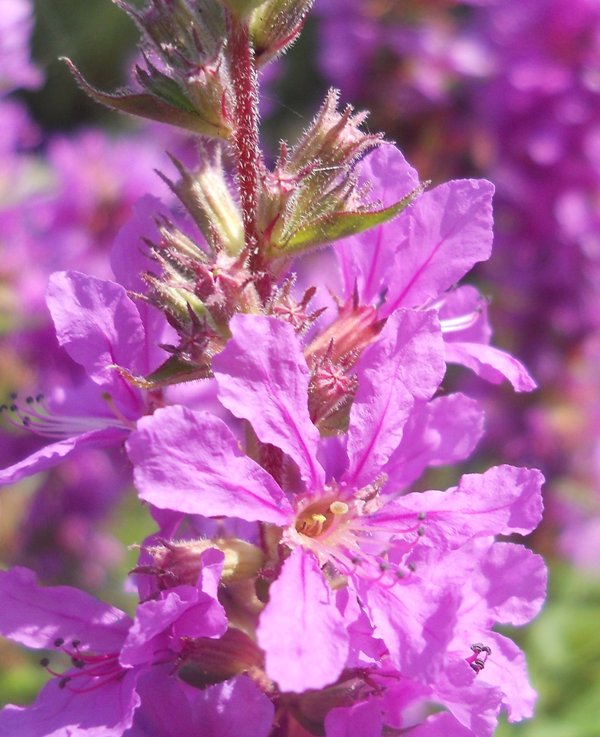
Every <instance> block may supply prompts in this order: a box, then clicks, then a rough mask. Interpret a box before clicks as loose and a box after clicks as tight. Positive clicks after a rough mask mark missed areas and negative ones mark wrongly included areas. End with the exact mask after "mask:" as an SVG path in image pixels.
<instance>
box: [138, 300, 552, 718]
mask: <svg viewBox="0 0 600 737" xmlns="http://www.w3.org/2000/svg"><path fill="white" fill-rule="evenodd" d="M230 328H231V331H232V336H233V337H232V339H231V340H230V341H229V343H228V344H227V346H226V348H225V349H224V351H223V352H222V353H221V354H219V355H218V356H217V357H215V358H214V359H213V367H214V371H215V376H216V381H217V384H218V387H219V389H218V391H219V398H220V400H221V402H222V403H223V404H224V406H225V407H227V408H228V409H229V410H230V411H231V412H232V413H233V414H234V415H235V416H237V417H239V418H241V419H244V420H247V421H248V422H249V423H250V425H251V427H252V432H251V433H250V436H249V437H250V440H249V443H250V445H251V446H252V445H253V442H254V447H255V457H257V458H258V459H259V460H260V461H261V462H262V464H263V466H264V467H261V465H259V464H258V463H256V462H255V461H254V460H252V459H251V458H250V457H248V456H246V455H245V454H243V452H242V451H241V450H240V446H239V442H238V441H237V439H236V437H235V436H234V435H233V433H232V432H231V430H229V429H228V428H227V426H226V425H225V424H224V423H223V422H221V421H218V420H216V418H214V417H212V416H211V415H210V414H208V413H197V412H192V411H190V410H188V409H187V408H184V407H179V406H173V407H168V408H164V409H160V410H157V411H156V412H155V413H154V414H153V415H152V416H151V417H145V418H143V419H142V420H141V421H140V422H139V423H138V428H137V430H136V431H135V432H134V433H132V435H131V436H130V438H129V440H128V443H127V445H128V452H129V456H130V458H131V460H132V462H133V463H134V479H135V483H136V486H137V488H138V491H139V494H140V497H141V498H142V499H144V500H145V501H147V502H149V503H150V504H152V505H155V506H156V507H158V508H160V509H171V510H175V511H179V512H184V513H187V514H197V515H204V516H207V517H211V516H215V515H216V516H225V517H237V518H241V519H244V520H249V521H252V520H255V521H260V522H263V523H267V524H266V525H265V524H263V525H262V527H263V529H264V530H265V532H264V533H263V535H265V536H266V539H271V540H272V543H271V545H270V546H269V550H268V551H267V555H268V556H269V557H270V562H268V563H266V565H265V568H264V572H263V576H265V577H266V580H267V581H269V580H272V583H271V584H270V587H269V594H268V603H267V604H266V606H265V607H264V609H263V611H262V613H260V615H259V619H258V628H257V635H256V636H257V642H258V644H259V645H260V647H261V648H262V649H263V650H264V651H265V669H266V674H267V675H268V676H269V677H270V678H271V679H273V680H274V681H275V682H276V684H278V686H279V688H280V689H281V690H282V691H284V692H285V691H288V692H294V693H300V692H303V691H305V690H307V689H314V688H323V687H326V686H328V685H330V684H332V683H334V682H335V681H336V680H337V679H338V678H339V677H340V675H341V674H342V672H343V670H344V668H345V667H346V665H347V662H348V658H349V653H350V647H351V644H352V642H351V636H350V635H349V633H348V628H347V625H348V624H349V623H350V622H351V621H352V619H350V620H347V621H346V620H345V617H347V616H350V615H349V614H345V611H347V612H352V611H356V609H357V607H358V609H359V610H360V611H361V612H362V616H363V617H366V622H367V629H370V631H371V632H372V633H373V636H374V637H376V638H378V639H381V640H382V641H383V643H384V645H385V648H386V649H387V651H388V652H389V657H390V659H391V662H392V663H393V665H394V667H396V668H397V669H399V670H400V672H401V673H402V675H403V676H404V677H408V678H413V679H415V680H416V681H417V682H419V683H422V684H425V685H427V686H428V687H432V688H433V686H434V685H435V683H436V682H437V679H438V675H439V674H440V673H441V672H442V671H443V668H444V666H443V663H444V659H445V657H446V654H447V651H448V647H449V645H450V643H451V642H452V639H453V636H454V633H455V632H456V631H457V630H458V629H459V628H460V624H461V623H460V620H459V619H457V613H458V611H459V607H460V594H459V591H458V590H457V588H456V586H455V585H454V584H452V583H451V582H448V583H446V582H444V581H443V580H441V579H440V578H438V577H437V576H436V575H435V574H434V573H433V571H434V569H435V568H436V567H437V566H438V564H439V562H440V561H441V560H442V559H443V558H444V557H445V556H446V555H448V554H449V553H451V552H452V551H455V550H461V549H462V548H463V547H465V546H467V547H468V546H471V547H472V545H473V541H476V540H487V541H488V546H489V545H490V544H492V543H493V536H494V535H495V534H510V533H518V534H526V533H528V532H530V531H531V530H532V529H533V528H534V527H535V526H536V525H537V523H538V522H539V519H540V515H541V499H540V484H541V475H540V474H539V473H538V472H536V471H530V470H527V469H515V468H511V467H498V468H496V469H491V470H490V471H488V472H487V473H485V474H483V475H481V476H477V475H472V476H465V477H464V478H463V479H462V480H461V482H460V484H459V486H458V487H456V488H454V489H450V490H448V491H446V492H440V491H429V492H425V493H420V494H415V493H413V494H406V495H404V496H401V497H400V496H398V494H399V493H400V492H401V488H398V487H396V486H395V485H394V478H393V474H391V475H390V478H389V479H388V480H387V481H388V485H387V486H386V487H384V484H385V481H386V472H387V469H388V462H389V461H390V459H391V458H392V457H393V454H394V451H395V450H396V449H397V448H398V446H399V445H400V443H401V441H403V440H405V442H406V446H405V448H407V447H410V441H411V440H412V442H413V443H414V448H415V449H418V450H419V451H422V449H423V447H424V446H425V447H426V446H427V443H426V442H424V441H423V439H422V438H420V437H414V438H410V439H409V438H406V439H404V436H403V433H404V431H405V429H406V428H407V427H408V426H409V425H408V423H409V420H410V418H411V414H412V412H413V410H414V409H415V408H416V411H417V412H418V413H421V412H422V411H423V404H424V403H426V402H427V401H428V400H429V399H430V398H431V397H432V396H433V394H434V393H435V391H436V390H437V388H438V386H439V383H440V381H441V379H442V377H443V373H444V368H445V367H444V361H443V353H442V335H441V330H440V326H439V322H438V320H437V316H436V313H435V312H433V311H411V310H407V309H401V310H399V311H397V312H396V313H395V314H394V315H393V316H392V317H390V319H389V320H388V322H387V323H386V325H385V327H384V328H383V330H382V331H381V334H380V336H379V338H378V340H377V341H376V342H374V343H373V344H372V345H371V346H369V347H368V348H367V349H366V350H365V352H364V353H363V355H362V356H361V359H360V360H359V362H358V364H357V367H356V372H357V376H358V389H357V393H356V396H355V398H354V403H353V405H352V408H351V410H350V420H349V426H348V431H347V433H346V434H344V435H343V436H341V438H340V439H339V440H337V441H336V442H337V445H338V448H337V450H336V452H335V453H334V454H331V453H330V452H328V450H329V449H330V446H329V445H328V441H327V439H324V440H321V438H320V436H319V433H318V431H317V429H316V427H315V426H314V425H313V423H312V422H311V420H310V416H309V412H308V386H309V373H308V368H307V365H306V361H305V359H304V357H303V354H302V349H301V346H300V344H299V342H298V339H297V338H296V336H295V335H294V331H293V328H292V327H291V326H289V325H287V324H285V323H284V322H282V321H279V320H277V319H274V318H268V317H260V316H250V315H247V316H243V315H239V316H236V317H235V318H234V319H233V320H232V321H231V323H230ZM463 399H464V398H461V397H460V396H459V397H456V398H455V401H456V402H457V404H458V406H460V403H461V401H462V400H463ZM466 406H467V408H468V412H471V413H472V412H473V407H472V402H471V400H466ZM434 414H435V413H432V414H431V415H430V419H431V422H432V423H433V424H435V420H434V419H433V416H434ZM471 416H472V417H474V418H475V422H474V425H473V426H469V427H465V428H464V432H465V435H467V436H468V435H469V434H470V433H471V434H474V435H475V437H478V436H479V433H480V426H479V424H478V422H477V419H476V414H475V415H474V416H473V415H471ZM446 418H447V416H445V415H444V413H443V412H442V413H440V415H439V417H438V419H440V420H442V421H443V422H444V421H445V422H447V419H446ZM418 426H419V422H418V421H416V422H415V423H414V424H413V427H418ZM459 427H460V426H459ZM440 429H441V428H440ZM444 431H445V432H448V427H447V426H446V427H445V428H444ZM252 433H254V437H255V440H254V441H252V440H251V438H252ZM329 442H330V441H329ZM256 443H258V445H256ZM442 445H443V444H441V445H438V446H437V449H438V450H440V448H441V447H442ZM470 447H471V441H469V440H465V442H464V443H463V449H464V450H465V451H466V452H468V450H470ZM261 449H262V450H261ZM406 452H407V453H408V454H410V451H409V450H406ZM417 452H418V451H417ZM444 452H449V455H450V456H453V454H455V452H456V451H455V449H454V450H452V451H447V449H443V450H440V453H441V454H443V453H444ZM434 455H435V452H432V456H434ZM425 456H427V451H425ZM425 462H426V461H425ZM265 469H268V471H269V472H270V473H267V470H265ZM469 549H471V548H469ZM475 549H476V548H475ZM477 559H478V556H477V555H474V561H475V562H474V563H473V565H475V566H476V565H477ZM430 570H431V572H432V573H431V575H430ZM342 597H346V599H347V600H348V601H349V602H350V604H349V605H346V606H343V605H342V603H341V598H342ZM348 607H349V608H348ZM449 612H452V614H449ZM354 618H355V617H354ZM493 619H494V617H493V615H490V614H489V613H488V614H487V615H486V616H485V617H484V618H482V620H481V622H480V623H479V625H478V626H479V627H480V628H481V627H483V628H486V627H489V624H490V621H492V620H493ZM470 626H473V625H472V624H471V623H470V622H469V623H468V624H466V625H465V627H466V629H468V628H469V627H470ZM480 631H481V629H480V630H479V631H478V634H479V632H480ZM305 632H306V635H305ZM461 637H462V638H463V639H464V644H463V648H466V649H468V648H469V647H470V644H471V642H472V638H471V639H469V638H468V637H466V638H465V636H464V632H463V634H462V635H461ZM291 654H292V657H290V655H291ZM464 667H465V669H466V670H465V672H466V673H468V672H469V668H468V665H467V664H466V663H465V664H464ZM498 703H499V702H498Z"/></svg>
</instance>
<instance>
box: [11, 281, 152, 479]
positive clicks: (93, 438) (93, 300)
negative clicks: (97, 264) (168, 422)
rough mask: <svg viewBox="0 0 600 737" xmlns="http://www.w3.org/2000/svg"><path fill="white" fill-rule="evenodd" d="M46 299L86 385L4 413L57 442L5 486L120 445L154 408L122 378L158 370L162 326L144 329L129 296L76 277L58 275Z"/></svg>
mask: <svg viewBox="0 0 600 737" xmlns="http://www.w3.org/2000/svg"><path fill="white" fill-rule="evenodd" d="M47 300H48V307H49V309H50V312H51V314H52V318H53V320H54V324H55V327H56V332H57V337H58V341H59V343H60V345H61V346H62V347H63V348H64V349H65V350H66V352H67V353H68V354H69V356H70V357H71V358H72V359H73V360H74V361H75V362H77V363H78V364H80V365H81V366H83V368H84V369H85V371H86V380H85V381H84V383H83V384H82V385H81V386H80V387H78V388H77V389H75V390H74V391H70V392H66V393H65V394H64V395H63V396H62V397H61V398H60V399H59V398H57V397H52V398H51V399H49V400H48V401H46V400H45V399H44V398H43V397H42V396H31V397H27V398H26V399H25V400H24V401H23V402H21V401H19V400H18V399H17V398H13V399H11V400H10V401H11V404H9V405H6V406H5V407H4V410H5V411H7V412H9V413H10V414H11V415H12V416H13V417H14V418H15V419H14V421H15V422H18V423H20V424H22V425H24V426H25V427H27V428H28V429H30V430H32V431H33V432H35V433H37V434H39V435H41V436H44V437H50V438H52V439H53V440H54V442H52V443H51V444H50V445H46V446H44V447H43V448H41V449H40V450H38V451H36V452H34V453H32V454H31V455H29V456H28V457H27V458H25V459H24V460H23V461H21V462H19V463H16V464H14V465H12V466H10V467H9V468H6V469H4V470H3V471H1V472H0V483H4V484H8V483H14V482H16V481H19V480H20V479H22V478H24V477H26V476H28V475H31V474H32V473H36V472H37V471H41V470H44V469H46V468H50V467H52V466H54V465H56V464H57V463H59V462H60V461H61V460H62V459H63V458H65V457H67V456H69V455H71V454H72V453H73V452H75V451H76V450H79V449H82V448H86V447H103V446H107V445H113V444H118V443H120V442H122V441H123V440H124V439H125V438H126V437H127V435H128V433H129V432H130V431H131V429H132V428H133V427H135V422H136V420H137V419H138V418H139V417H140V416H141V415H142V414H144V413H145V412H146V411H148V409H149V398H148V397H147V396H146V395H145V394H144V392H142V391H141V390H139V389H137V388H135V387H134V386H133V384H132V383H131V382H130V381H127V380H126V379H125V378H124V377H123V375H122V371H125V372H129V373H130V374H132V375H134V376H143V375H145V374H146V373H148V372H149V370H150V369H151V368H153V367H155V366H156V365H157V360H156V357H157V355H158V354H160V349H159V348H158V347H157V345H156V344H157V342H158V335H157V333H156V332H154V330H156V329H157V325H156V324H154V325H152V324H148V323H147V325H145V324H144V322H143V321H142V317H141V316H140V313H139V312H138V309H137V307H136V305H135V304H134V303H133V302H132V301H131V300H130V299H129V297H128V296H127V293H126V291H125V289H124V288H123V287H122V286H120V285H119V284H116V283H114V282H108V281H102V280H100V279H95V278H93V277H88V276H85V275H84V274H80V273H78V272H58V273H56V274H54V275H53V276H52V278H51V280H50V285H49V288H48V297H47ZM162 324H163V323H161V325H162ZM147 327H148V329H147ZM153 329H154V330H153ZM163 329H164V328H163Z"/></svg>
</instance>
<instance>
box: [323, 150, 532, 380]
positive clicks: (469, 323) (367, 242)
mask: <svg viewBox="0 0 600 737" xmlns="http://www.w3.org/2000/svg"><path fill="white" fill-rule="evenodd" d="M358 170H359V175H360V176H361V178H362V181H363V183H364V184H365V185H367V183H369V184H370V185H371V186H372V187H373V192H372V196H373V197H376V198H379V199H380V200H381V201H382V202H383V204H384V205H385V204H386V203H388V202H390V201H394V200H395V199H401V198H402V197H404V196H406V195H407V194H408V193H409V192H411V191H412V190H414V188H415V187H416V186H418V183H419V182H418V175H417V173H416V171H415V170H414V169H413V168H412V167H410V166H409V165H408V164H407V162H406V160H405V159H404V157H403V156H402V154H401V153H400V151H398V149H396V148H395V147H393V146H390V145H386V146H382V147H380V148H379V149H378V150H377V151H375V152H373V153H371V154H369V156H367V157H366V158H365V159H364V160H363V161H362V162H361V163H360V165H359V167H358ZM493 191H494V188H493V186H492V185H491V184H490V183H489V182H486V181H485V180H475V179H462V180H455V181H451V182H447V183H445V184H441V185H439V186H438V187H435V188H434V189H432V190H430V191H425V192H424V193H422V194H421V195H419V196H418V197H417V198H416V200H415V201H414V202H413V203H412V205H411V206H410V207H409V208H408V209H407V210H406V211H405V212H403V213H402V214H401V215H400V216H399V217H398V218H396V219H395V220H392V221H390V222H388V223H384V224H383V225H379V226H377V227H376V228H373V229H371V230H369V231H367V232H365V233H360V234H358V235H355V236H352V237H350V238H347V239H345V240H343V241H341V242H340V243H338V244H337V245H336V246H335V253H336V256H337V258H338V261H339V265H340V269H341V274H342V290H343V291H342V297H343V298H344V299H345V300H346V301H347V300H349V299H351V298H352V296H353V295H355V296H354V299H356V297H358V300H359V302H360V304H361V305H372V306H373V307H376V308H377V316H378V317H379V318H386V317H388V316H389V315H391V314H393V312H394V311H395V310H397V309H399V308H400V307H410V308H421V309H435V310H437V311H438V312H439V316H440V320H441V326H442V331H443V333H444V339H445V342H444V352H445V356H446V361H447V362H449V363H460V364H464V365H466V366H468V367H469V368H470V369H472V370H473V371H475V373H477V374H478V375H480V376H482V377H483V378H485V379H487V380H488V381H492V382H494V383H498V382H501V381H503V380H504V379H508V380H510V382H511V383H512V384H513V387H514V388H515V389H516V390H517V391H530V390H531V389H533V388H534V387H535V383H534V382H533V380H532V379H531V377H530V376H529V374H528V373H527V371H526V370H525V368H524V367H523V366H522V364H521V363H520V362H519V361H518V360H516V359H515V358H514V357H512V356H510V355H509V354H507V353H505V352H504V351H501V350H499V349H498V348H494V347H492V346H490V345H489V341H490V337H491V330H490V327H489V325H488V322H487V315H486V306H485V300H484V299H483V298H482V297H481V296H480V295H479V294H478V293H477V291H476V290H475V289H474V288H473V287H470V286H463V287H458V288H456V289H453V288H454V287H455V286H456V284H457V283H458V281H459V280H460V279H461V278H462V277H463V276H464V275H465V274H466V273H467V272H468V271H469V270H470V269H471V268H472V267H473V266H474V265H475V264H476V263H478V262H481V261H485V260H486V259H488V258H489V256H490V254H491V247H492V238H493V235H492V224H493V221H492V204H491V200H492V194H493Z"/></svg>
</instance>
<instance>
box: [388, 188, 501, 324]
mask: <svg viewBox="0 0 600 737" xmlns="http://www.w3.org/2000/svg"><path fill="white" fill-rule="evenodd" d="M493 192H494V187H493V185H492V184H491V183H490V182H487V181H485V179H459V180H456V181H452V182H446V183H445V184H441V185H440V186H439V187H436V188H435V189H433V190H431V191H430V192H425V193H424V194H423V195H421V197H419V198H418V199H417V201H416V202H415V203H414V205H413V206H412V207H411V208H410V209H409V210H408V211H407V212H406V213H404V214H403V215H402V216H400V217H399V218H398V219H397V220H394V221H392V222H391V223H390V224H389V226H388V227H394V226H396V227H397V228H398V242H399V245H398V246H397V248H396V254H395V260H394V262H393V264H390V274H393V279H388V286H389V288H390V291H389V293H388V297H387V304H386V307H385V313H386V314H389V313H390V312H393V311H394V310H396V309H397V308H398V307H418V306H420V305H423V304H425V303H427V302H428V301H429V300H432V299H436V298H438V297H439V296H440V295H441V294H443V292H445V291H446V290H447V289H450V287H452V286H453V285H454V284H456V283H457V282H458V281H459V279H461V277H463V276H464V275H465V274H466V273H467V272H468V271H469V270H470V269H471V267H472V266H473V265H474V264H476V263H477V262H478V261H485V260H486V259H488V258H489V256H490V253H491V249H492V239H493V235H492V225H493V216H492V195H493Z"/></svg>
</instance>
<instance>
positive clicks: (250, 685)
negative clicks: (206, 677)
mask: <svg viewBox="0 0 600 737" xmlns="http://www.w3.org/2000/svg"><path fill="white" fill-rule="evenodd" d="M192 709H193V713H194V717H195V723H196V724H197V728H196V729H197V731H194V732H190V733H189V737H200V735H201V736H202V737H268V735H269V734H270V733H271V730H272V728H273V717H274V712H275V708H274V706H273V703H272V702H271V700H270V699H269V698H268V697H267V696H266V695H265V694H264V693H263V692H262V691H261V690H260V689H259V687H258V686H257V685H256V684H255V683H254V682H253V681H252V680H251V679H250V678H248V677H247V676H238V677H237V678H233V679H231V680H229V681H225V682H224V683H219V684H218V685H217V686H212V688H207V689H205V690H204V691H199V692H198V693H197V694H195V695H194V696H193V697H192ZM177 737H178V736H177ZM185 737H188V736H187V735H185Z"/></svg>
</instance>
